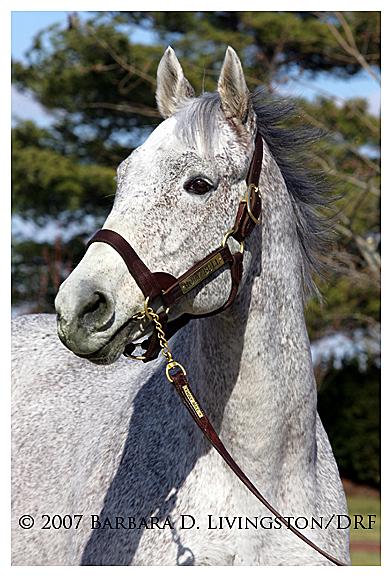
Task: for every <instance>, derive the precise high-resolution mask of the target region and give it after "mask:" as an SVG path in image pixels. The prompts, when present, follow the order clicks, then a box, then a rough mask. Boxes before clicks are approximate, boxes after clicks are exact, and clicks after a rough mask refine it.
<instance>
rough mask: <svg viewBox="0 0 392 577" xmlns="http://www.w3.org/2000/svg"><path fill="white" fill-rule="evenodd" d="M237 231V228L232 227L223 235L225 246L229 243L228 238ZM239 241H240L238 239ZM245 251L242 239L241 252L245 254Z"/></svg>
mask: <svg viewBox="0 0 392 577" xmlns="http://www.w3.org/2000/svg"><path fill="white" fill-rule="evenodd" d="M235 232H236V229H235V228H231V229H230V230H228V231H227V233H226V234H225V236H224V237H223V240H222V246H223V248H225V246H226V244H227V240H228V239H229V238H230V237H231V236H232V235H233V234H234V233H235ZM237 242H238V241H237ZM243 252H244V241H243V240H241V242H240V253H241V254H243Z"/></svg>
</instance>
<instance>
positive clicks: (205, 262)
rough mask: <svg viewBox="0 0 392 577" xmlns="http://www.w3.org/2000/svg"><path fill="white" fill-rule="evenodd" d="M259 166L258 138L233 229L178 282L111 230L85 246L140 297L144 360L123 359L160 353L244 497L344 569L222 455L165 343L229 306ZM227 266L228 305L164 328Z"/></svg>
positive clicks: (251, 224) (257, 203) (257, 205)
mask: <svg viewBox="0 0 392 577" xmlns="http://www.w3.org/2000/svg"><path fill="white" fill-rule="evenodd" d="M262 163H263V139H262V137H261V135H260V134H259V132H258V133H257V135H256V138H255V148H254V152H253V156H252V160H251V163H250V166H249V170H248V175H247V178H246V184H247V189H246V193H245V197H244V198H243V199H241V201H240V203H239V207H238V210H237V215H236V218H235V222H234V226H233V227H232V228H231V229H230V230H228V231H227V233H226V234H225V235H224V238H223V240H222V244H221V246H220V247H218V248H216V249H215V250H214V251H212V252H211V253H210V254H208V255H207V256H206V257H204V258H203V259H202V260H200V261H199V262H197V263H195V264H194V265H193V266H192V267H191V268H190V269H189V270H187V271H186V272H185V273H184V274H182V275H181V276H180V277H179V278H175V277H174V276H173V275H171V274H169V273H166V272H154V273H153V272H151V271H150V269H149V268H148V266H147V265H146V264H145V263H144V262H143V261H142V259H141V258H140V257H139V256H138V255H137V253H136V252H135V250H134V249H133V248H132V246H131V245H130V244H129V243H128V242H127V241H126V240H125V239H124V238H123V237H122V236H121V235H120V234H118V233H117V232H115V231H113V230H108V229H102V230H99V231H98V232H96V233H95V234H94V236H93V237H92V238H91V239H90V241H89V242H88V245H87V246H90V245H91V244H92V243H93V242H104V243H106V244H108V245H110V246H111V247H112V248H114V249H115V250H116V251H117V252H118V254H119V255H120V256H121V258H122V259H123V260H124V262H125V264H126V265H127V268H128V271H129V272H130V274H131V275H132V276H133V278H134V279H135V281H136V283H137V285H138V287H139V288H140V290H141V291H142V292H143V295H144V297H145V304H144V310H142V311H140V312H139V313H136V315H134V317H133V318H137V319H140V320H141V319H143V318H148V319H149V320H150V321H151V322H152V323H153V327H154V331H153V334H152V336H151V337H149V339H147V341H146V343H142V344H141V346H142V348H144V349H145V353H144V355H142V356H135V355H134V354H133V352H134V349H135V345H133V344H129V345H127V346H126V347H125V351H124V355H125V356H127V357H130V358H133V359H136V360H142V361H143V362H149V361H151V360H153V359H155V358H156V357H157V356H158V354H159V352H160V351H162V354H163V356H164V357H165V359H166V363H167V364H166V377H167V379H168V380H169V381H170V382H171V383H173V385H174V387H175V389H176V391H177V392H178V394H179V396H180V398H181V400H182V402H183V403H184V405H185V406H186V408H187V409H188V411H189V413H190V415H191V416H192V418H193V420H194V421H195V423H196V424H197V426H198V427H199V428H200V429H201V431H202V432H203V434H204V435H205V436H206V438H207V439H208V441H209V442H210V443H211V445H212V446H213V447H214V448H215V449H216V450H217V451H218V453H219V454H220V455H221V457H222V458H223V459H224V460H225V462H226V463H227V464H228V466H229V467H230V469H231V470H232V471H233V472H234V473H235V475H236V476H237V477H238V478H239V479H240V480H241V481H242V483H243V484H244V485H245V486H246V487H247V488H248V489H249V491H251V493H253V495H255V497H256V498H257V499H258V500H259V501H260V502H261V503H263V505H264V506H265V507H267V509H269V511H271V513H272V514H273V515H275V517H277V518H279V519H280V520H281V522H282V523H283V524H284V525H285V526H286V527H287V528H288V529H289V530H290V531H291V532H292V533H294V534H295V535H296V536H297V537H298V538H300V539H301V540H302V541H304V542H305V543H306V544H307V545H309V546H310V547H312V548H313V549H314V550H315V551H317V552H318V553H320V554H321V555H323V556H324V557H325V558H326V559H328V560H329V561H331V562H332V563H334V564H335V565H345V563H343V562H341V561H339V560H338V559H336V558H335V557H333V556H332V555H330V554H329V553H327V552H326V551H324V550H323V549H321V548H320V547H318V546H317V545H316V544H315V543H313V542H312V541H311V540H310V539H308V538H307V537H305V535H303V534H302V533H301V532H300V531H298V529H296V528H295V527H293V526H292V525H291V524H290V523H289V522H288V521H287V519H285V517H283V516H282V515H281V514H280V513H279V512H278V511H277V510H276V509H275V508H274V507H273V506H272V505H271V504H270V503H269V502H268V501H267V499H266V498H265V497H264V496H263V495H262V494H261V493H260V492H259V491H258V489H257V488H256V487H255V485H253V483H252V482H251V481H250V479H249V478H248V477H247V476H246V475H245V473H244V472H243V471H242V469H241V468H240V467H239V465H238V464H237V463H236V461H235V460H234V459H233V457H232V456H231V455H230V453H229V452H228V451H227V449H226V447H225V446H224V444H223V443H222V441H221V439H220V438H219V435H218V434H217V433H216V431H215V429H214V428H213V426H212V424H211V422H210V420H209V419H208V417H207V415H206V413H205V411H204V410H203V409H202V407H201V405H200V403H199V401H198V400H197V398H196V397H195V395H194V393H193V392H192V390H191V387H190V384H189V381H188V378H187V374H186V370H185V368H184V367H183V366H182V365H181V364H180V363H179V362H177V361H175V360H174V359H173V356H172V353H171V350H170V347H169V343H168V340H169V339H170V337H172V336H173V335H174V334H175V333H176V332H177V331H178V330H179V329H180V328H182V327H183V326H185V325H186V324H187V323H188V322H189V321H190V320H191V319H195V318H204V317H209V316H212V315H216V314H218V313H220V312H222V311H223V310H225V309H227V308H228V307H230V306H231V305H232V303H233V302H234V300H235V298H236V296H237V293H238V288H239V285H240V283H241V279H242V273H243V266H242V263H243V250H244V243H245V239H246V238H247V237H248V236H249V235H250V234H251V233H252V231H253V229H254V228H255V226H257V225H258V224H260V223H261V209H262V202H261V194H260V191H259V188H258V184H259V180H260V173H261V167H262ZM230 237H233V238H234V239H235V240H236V241H237V242H238V243H239V244H240V248H239V250H238V251H237V252H235V253H234V254H233V253H232V252H231V251H230V249H229V247H228V244H227V241H228V239H229V238H230ZM226 265H229V267H230V273H231V290H230V294H229V297H228V299H227V300H226V302H225V303H224V304H223V305H222V306H220V307H219V308H218V309H216V310H214V311H210V312H209V313H205V314H201V315H194V314H188V313H187V314H183V315H182V316H180V317H179V318H177V319H175V320H174V321H170V322H168V312H169V309H170V307H172V306H173V305H175V304H177V303H178V302H179V301H180V300H181V299H182V298H183V297H184V296H185V295H186V294H188V293H189V292H191V291H192V290H193V289H194V288H195V287H197V286H198V285H199V284H200V283H201V282H203V281H204V280H206V279H210V280H211V279H212V278H213V275H214V273H215V272H217V271H220V272H221V271H222V270H223V269H224V268H225V267H226ZM158 297H160V299H161V301H162V304H163V310H162V311H161V312H159V313H157V312H156V311H155V310H154V309H153V308H152V306H151V305H152V302H153V301H154V299H156V298H158Z"/></svg>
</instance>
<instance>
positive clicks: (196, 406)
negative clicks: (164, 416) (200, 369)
mask: <svg viewBox="0 0 392 577" xmlns="http://www.w3.org/2000/svg"><path fill="white" fill-rule="evenodd" d="M182 390H183V392H184V394H185V396H186V398H187V399H188V401H189V402H190V404H191V405H192V407H193V410H194V411H195V413H196V415H197V416H198V417H203V412H202V410H201V408H200V407H199V404H198V402H197V401H196V399H195V397H194V396H193V395H192V393H191V390H190V388H189V387H188V385H184V386H183V387H182Z"/></svg>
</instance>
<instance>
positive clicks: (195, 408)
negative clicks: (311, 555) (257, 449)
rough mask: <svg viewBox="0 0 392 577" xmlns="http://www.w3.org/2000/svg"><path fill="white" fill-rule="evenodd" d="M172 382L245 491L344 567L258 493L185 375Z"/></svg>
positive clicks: (323, 554) (321, 552)
mask: <svg viewBox="0 0 392 577" xmlns="http://www.w3.org/2000/svg"><path fill="white" fill-rule="evenodd" d="M171 378H172V382H173V384H174V387H175V389H176V391H177V393H178V394H179V396H180V398H181V400H182V402H183V403H184V405H185V406H186V408H187V409H188V411H189V413H190V414H191V417H192V419H193V420H194V421H195V423H196V425H197V426H198V427H199V428H200V429H201V430H202V432H203V433H204V435H205V437H206V438H207V439H208V441H209V442H210V443H211V445H212V446H213V447H214V448H215V449H216V451H217V452H218V453H219V454H220V456H221V457H222V458H223V459H224V461H226V463H227V464H228V466H229V467H230V469H231V470H232V471H233V473H234V474H235V475H236V476H237V477H238V478H239V479H240V481H241V482H242V483H243V484H244V485H245V486H246V488H247V489H249V491H250V492H251V493H252V494H253V495H254V496H255V497H256V498H257V499H258V500H259V501H260V502H261V503H263V505H264V506H265V507H267V509H268V510H269V511H271V513H272V514H273V515H274V516H275V517H277V518H278V519H279V520H280V521H281V522H282V523H283V525H285V526H286V527H287V529H289V530H290V531H291V532H292V533H294V534H295V535H296V536H297V537H299V539H301V540H302V541H304V542H305V543H306V544H307V545H309V546H310V547H311V548H312V549H314V550H315V551H317V552H318V553H320V555H322V556H323V557H325V558H326V559H328V560H329V561H331V563H334V564H335V565H339V566H345V565H346V564H345V563H343V562H342V561H339V559H337V558H336V557H333V555H330V554H329V553H327V552H326V551H324V550H323V549H321V548H320V547H318V545H316V544H315V543H313V541H311V540H310V539H308V538H307V537H306V536H305V535H303V534H302V533H301V532H300V531H298V529H296V527H293V526H292V525H291V524H290V523H289V522H288V521H287V520H286V519H285V518H284V517H283V515H281V513H279V511H277V510H276V509H275V508H274V507H273V506H272V505H271V504H270V503H269V501H267V499H266V498H265V497H264V496H263V495H262V494H261V493H260V491H259V490H258V489H257V487H255V485H254V484H253V483H252V481H251V480H250V479H249V478H248V477H247V476H246V475H245V473H244V472H243V470H242V469H241V468H240V467H239V465H237V463H236V461H235V460H234V459H233V457H232V456H231V455H230V453H229V451H228V450H227V449H226V447H225V446H224V444H223V443H222V441H221V439H220V437H219V435H218V433H217V432H216V431H215V429H214V427H213V426H212V424H211V422H210V420H209V419H208V417H207V415H206V414H205V412H204V410H203V409H202V407H201V405H200V403H199V401H198V400H197V398H196V397H195V395H194V394H193V392H192V391H191V388H190V385H189V381H188V379H187V377H186V375H185V374H183V373H175V374H174V375H172V376H171Z"/></svg>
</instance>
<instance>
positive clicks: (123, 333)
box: [58, 319, 151, 365]
mask: <svg viewBox="0 0 392 577" xmlns="http://www.w3.org/2000/svg"><path fill="white" fill-rule="evenodd" d="M58 334H59V338H60V340H61V342H62V343H63V344H64V345H65V346H66V347H67V348H68V349H69V350H70V351H71V352H73V353H74V354H75V355H76V356H77V357H80V358H81V359H85V360H88V361H90V362H91V363H94V364H96V365H111V364H112V363H114V362H115V361H117V360H118V359H119V358H120V357H121V355H122V353H123V352H124V350H125V347H126V346H127V344H129V343H132V344H135V345H137V344H139V343H140V341H141V340H144V339H145V338H147V337H148V336H149V334H151V330H146V329H145V328H143V327H142V326H140V324H139V326H135V325H134V324H133V323H132V321H131V319H130V321H129V322H127V323H125V325H123V327H122V328H121V329H120V330H119V331H118V332H117V333H115V334H114V335H113V336H112V337H111V338H109V340H108V342H107V343H106V344H105V345H103V346H102V347H100V348H99V349H98V350H96V351H94V352H91V353H82V352H79V351H78V350H77V346H75V343H73V342H69V341H68V340H67V339H65V338H64V335H62V334H61V332H59V333H58Z"/></svg>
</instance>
